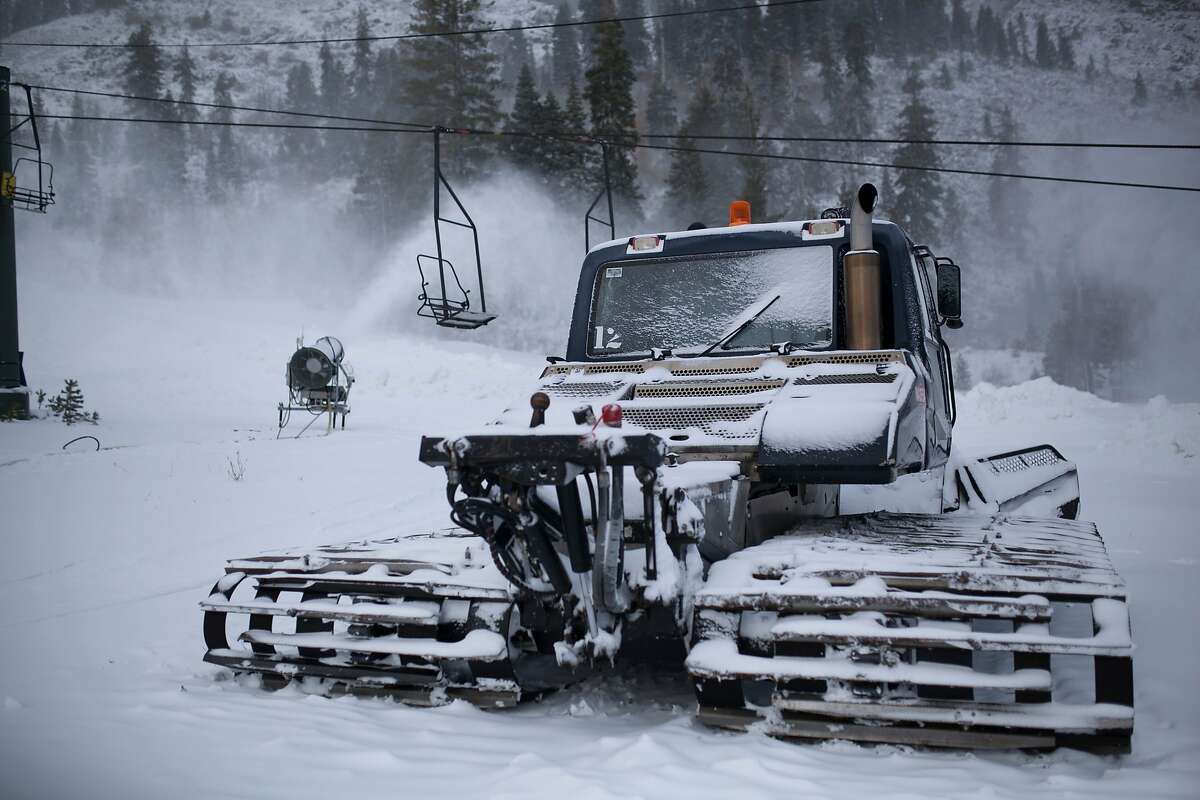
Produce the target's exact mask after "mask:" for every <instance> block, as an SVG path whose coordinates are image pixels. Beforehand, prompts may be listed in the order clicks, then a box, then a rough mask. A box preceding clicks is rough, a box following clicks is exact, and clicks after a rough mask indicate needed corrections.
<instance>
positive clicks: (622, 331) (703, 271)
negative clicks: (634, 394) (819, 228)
mask: <svg viewBox="0 0 1200 800" xmlns="http://www.w3.org/2000/svg"><path fill="white" fill-rule="evenodd" d="M776 298H778V299H776ZM739 328H741V330H740V331H739V330H738V329H739ZM735 332H736V334H735ZM731 334H733V335H731ZM724 337H729V338H728V339H726V340H725V341H724V342H723V343H722V344H720V346H719V347H718V348H717V349H718V350H765V349H767V348H768V347H770V346H771V345H772V344H783V343H784V342H790V343H791V344H792V345H793V346H796V347H825V346H828V345H830V344H832V342H833V248H832V247H830V246H828V245H820V246H814V247H784V248H779V249H775V250H753V251H747V252H739V253H705V254H701V255H691V256H673V257H670V258H656V259H645V260H640V259H639V260H637V261H619V262H613V263H609V264H607V265H605V266H604V267H602V268H601V269H600V275H599V280H598V283H597V286H596V294H595V301H594V304H593V307H592V325H591V331H590V333H589V336H588V354H589V355H593V356H604V355H617V354H627V353H648V352H650V351H651V350H652V349H654V348H660V349H668V348H669V349H671V350H672V351H674V352H675V353H676V354H681V353H682V354H687V353H688V352H694V353H699V352H703V351H704V350H706V349H708V348H709V347H713V346H714V345H717V343H719V342H721V341H722V339H723V338H724Z"/></svg>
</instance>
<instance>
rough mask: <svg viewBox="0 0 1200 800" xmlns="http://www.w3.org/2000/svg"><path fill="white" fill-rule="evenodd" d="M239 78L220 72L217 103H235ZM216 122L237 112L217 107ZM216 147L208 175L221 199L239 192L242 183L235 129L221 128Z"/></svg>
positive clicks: (211, 191)
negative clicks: (235, 90) (234, 94)
mask: <svg viewBox="0 0 1200 800" xmlns="http://www.w3.org/2000/svg"><path fill="white" fill-rule="evenodd" d="M236 85H237V81H236V80H235V79H234V77H233V76H232V75H230V74H229V73H227V72H218V73H217V77H216V80H215V81H214V82H213V102H214V103H219V104H221V105H233V89H234V87H235V86H236ZM209 118H210V119H211V120H212V121H213V122H230V121H232V120H233V112H232V111H229V110H228V109H223V108H217V109H213V112H212V114H211V115H210V117H209ZM216 140H217V141H216V147H215V148H212V149H210V152H209V159H208V161H209V163H208V170H207V173H206V175H207V177H208V181H209V187H208V193H209V195H210V196H212V197H215V198H217V199H224V198H228V197H230V196H232V195H233V194H235V193H236V192H237V191H238V190H239V189H240V188H241V183H242V164H241V158H240V153H239V151H238V148H237V145H236V143H235V140H234V133H233V128H230V127H227V126H222V127H220V128H218V129H217V134H216Z"/></svg>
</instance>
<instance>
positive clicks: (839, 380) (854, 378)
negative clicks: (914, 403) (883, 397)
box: [792, 372, 897, 386]
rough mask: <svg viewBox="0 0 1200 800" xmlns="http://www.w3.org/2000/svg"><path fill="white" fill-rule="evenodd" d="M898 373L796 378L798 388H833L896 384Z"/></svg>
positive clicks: (862, 373)
mask: <svg viewBox="0 0 1200 800" xmlns="http://www.w3.org/2000/svg"><path fill="white" fill-rule="evenodd" d="M896 377H897V376H896V373H894V372H885V373H883V374H880V373H878V372H857V373H854V374H851V375H816V376H814V377H812V378H796V379H795V380H794V381H792V383H793V384H795V385H796V386H833V385H837V384H850V383H895V382H896Z"/></svg>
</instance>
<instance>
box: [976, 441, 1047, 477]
mask: <svg viewBox="0 0 1200 800" xmlns="http://www.w3.org/2000/svg"><path fill="white" fill-rule="evenodd" d="M1063 461H1066V459H1065V458H1063V457H1062V456H1061V455H1059V454H1058V453H1057V452H1055V450H1054V449H1053V448H1050V447H1039V448H1037V449H1035V450H1026V451H1024V452H1020V453H1013V454H1011V455H1007V456H997V457H995V458H989V459H988V466H990V467H991V468H992V471H993V472H995V473H997V474H1002V473H1005V472H1023V471H1024V470H1027V469H1031V468H1033V467H1049V466H1053V465H1054V464H1058V463H1061V462H1063Z"/></svg>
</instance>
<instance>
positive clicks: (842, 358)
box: [787, 350, 904, 367]
mask: <svg viewBox="0 0 1200 800" xmlns="http://www.w3.org/2000/svg"><path fill="white" fill-rule="evenodd" d="M903 363H904V356H903V355H902V354H901V353H898V352H891V351H888V352H875V351H869V350H868V351H864V352H861V353H830V354H827V355H815V354H814V355H804V356H791V357H790V358H788V360H787V365H788V366H789V367H803V366H806V365H808V364H903Z"/></svg>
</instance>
